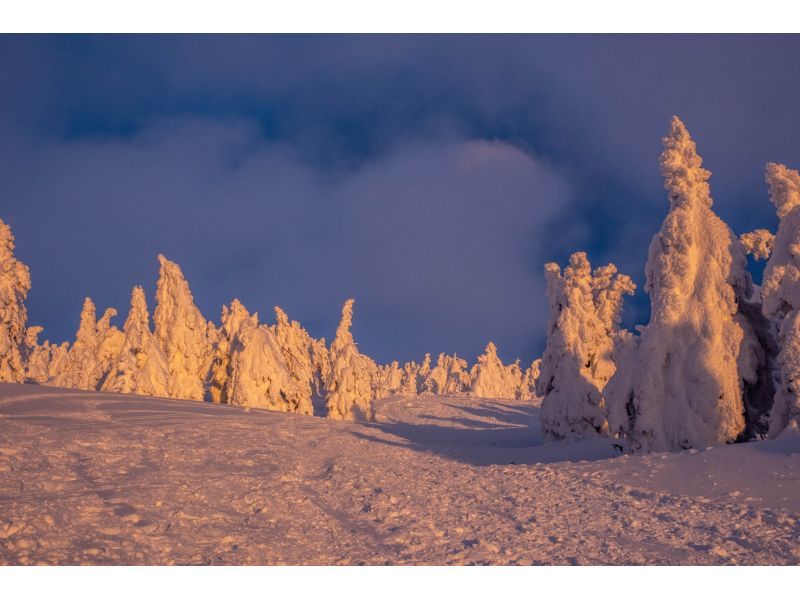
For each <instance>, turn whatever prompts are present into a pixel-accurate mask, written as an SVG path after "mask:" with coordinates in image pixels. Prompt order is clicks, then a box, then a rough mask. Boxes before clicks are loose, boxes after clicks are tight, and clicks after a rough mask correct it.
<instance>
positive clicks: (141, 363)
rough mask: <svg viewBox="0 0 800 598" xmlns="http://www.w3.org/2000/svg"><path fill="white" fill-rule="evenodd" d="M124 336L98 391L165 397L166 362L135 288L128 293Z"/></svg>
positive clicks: (140, 291) (141, 294) (139, 290)
mask: <svg viewBox="0 0 800 598" xmlns="http://www.w3.org/2000/svg"><path fill="white" fill-rule="evenodd" d="M124 334H125V339H124V341H123V343H122V347H121V349H120V351H119V354H118V355H117V357H116V358H115V359H114V361H113V363H112V365H111V368H110V371H109V373H108V375H107V376H106V378H105V381H104V382H103V383H102V385H101V390H104V391H107V392H121V393H130V394H140V395H148V396H157V397H166V396H168V391H169V389H168V384H169V369H168V367H167V360H166V357H165V356H164V353H163V352H162V351H161V347H160V346H159V344H158V343H157V342H156V340H155V338H154V336H153V333H152V332H151V330H150V314H149V312H148V311H147V299H146V298H145V295H144V289H142V287H135V288H134V289H133V292H132V293H131V309H130V312H129V313H128V319H127V320H125V327H124Z"/></svg>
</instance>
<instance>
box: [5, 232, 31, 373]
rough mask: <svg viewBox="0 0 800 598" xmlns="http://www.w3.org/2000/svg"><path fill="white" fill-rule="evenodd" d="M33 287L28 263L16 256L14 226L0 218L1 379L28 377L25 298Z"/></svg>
mask: <svg viewBox="0 0 800 598" xmlns="http://www.w3.org/2000/svg"><path fill="white" fill-rule="evenodd" d="M30 288H31V275H30V272H29V271H28V267H27V266H26V265H25V264H23V263H22V262H20V261H19V260H18V259H16V258H15V257H14V235H13V234H12V233H11V227H10V226H8V225H7V224H6V223H5V222H3V220H2V219H0V382H23V381H24V380H25V360H24V353H25V351H26V348H25V340H26V334H27V321H28V312H27V311H26V310H25V299H26V298H27V296H28V291H29V290H30Z"/></svg>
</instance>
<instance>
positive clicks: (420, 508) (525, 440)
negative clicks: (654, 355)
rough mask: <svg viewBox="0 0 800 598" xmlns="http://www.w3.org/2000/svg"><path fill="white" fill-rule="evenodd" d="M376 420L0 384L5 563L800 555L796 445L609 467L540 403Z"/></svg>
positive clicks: (402, 407)
mask: <svg viewBox="0 0 800 598" xmlns="http://www.w3.org/2000/svg"><path fill="white" fill-rule="evenodd" d="M374 408H375V419H376V421H374V422H352V421H335V420H331V419H328V418H322V417H309V416H303V415H300V414H295V413H279V412H274V411H265V410H258V409H249V410H248V409H244V408H241V407H235V406H232V405H217V404H212V403H203V402H195V401H181V400H174V399H158V398H152V397H140V396H135V395H120V394H110V393H98V392H94V391H80V390H66V389H57V388H48V387H42V386H38V387H37V386H34V385H17V384H1V385H0V562H2V563H3V564H34V563H54V564H55V563H58V564H77V563H94V564H321V565H324V564H360V563H364V564H525V565H527V564H639V563H654V564H734V563H736V564H795V565H796V564H798V563H800V434H793V433H787V434H784V435H782V436H781V437H780V438H778V439H776V440H767V441H761V442H753V443H747V444H737V445H728V446H721V447H715V448H713V449H710V450H692V451H684V452H681V453H669V454H668V453H662V454H658V453H653V454H649V455H642V456H625V457H616V456H615V455H616V453H617V451H616V450H615V448H614V447H613V441H612V440H609V439H603V438H599V437H598V438H596V439H594V440H588V441H581V442H574V443H563V442H562V443H550V444H546V443H543V441H542V437H541V431H540V422H539V407H537V406H536V404H535V403H533V402H530V401H512V400H507V401H504V400H488V399H474V398H442V397H419V398H417V397H413V398H408V397H402V398H400V397H390V398H387V399H383V400H378V401H376V402H375V403H374Z"/></svg>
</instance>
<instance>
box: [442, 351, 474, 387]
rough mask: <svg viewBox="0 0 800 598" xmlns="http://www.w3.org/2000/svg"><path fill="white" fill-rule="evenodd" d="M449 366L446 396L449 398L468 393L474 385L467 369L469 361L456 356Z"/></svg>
mask: <svg viewBox="0 0 800 598" xmlns="http://www.w3.org/2000/svg"><path fill="white" fill-rule="evenodd" d="M448 365H449V369H448V372H447V382H446V383H445V387H444V394H445V395H448V396H458V395H462V394H464V393H466V392H467V391H468V390H469V387H470V384H471V383H472V380H471V379H470V375H469V370H468V369H467V360H466V359H462V358H461V357H459V356H458V355H457V354H454V355H453V358H452V359H451V360H450V361H449V364H448Z"/></svg>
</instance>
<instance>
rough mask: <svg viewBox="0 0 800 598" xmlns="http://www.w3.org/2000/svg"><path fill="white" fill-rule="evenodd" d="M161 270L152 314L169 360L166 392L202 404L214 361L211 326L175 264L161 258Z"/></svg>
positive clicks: (158, 340) (159, 340)
mask: <svg viewBox="0 0 800 598" xmlns="http://www.w3.org/2000/svg"><path fill="white" fill-rule="evenodd" d="M158 261H159V264H160V270H159V275H158V285H157V288H156V309H155V312H154V313H153V323H154V325H155V338H156V341H157V342H158V344H159V346H160V347H161V350H162V352H163V353H164V356H165V357H166V359H167V368H168V371H169V380H168V383H167V392H168V395H169V396H170V397H173V398H177V399H192V400H195V401H202V400H203V398H204V394H205V392H204V383H205V381H206V378H207V376H208V372H209V368H210V367H211V361H212V359H213V347H212V343H211V339H210V338H209V326H208V323H207V322H206V320H205V318H203V315H202V314H201V313H200V310H199V309H197V306H196V305H195V304H194V298H193V297H192V292H191V291H190V290H189V283H188V282H186V279H185V278H184V276H183V272H181V269H180V267H179V266H178V264H176V263H175V262H171V261H170V260H168V259H167V258H165V257H164V256H163V255H159V256H158Z"/></svg>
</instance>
